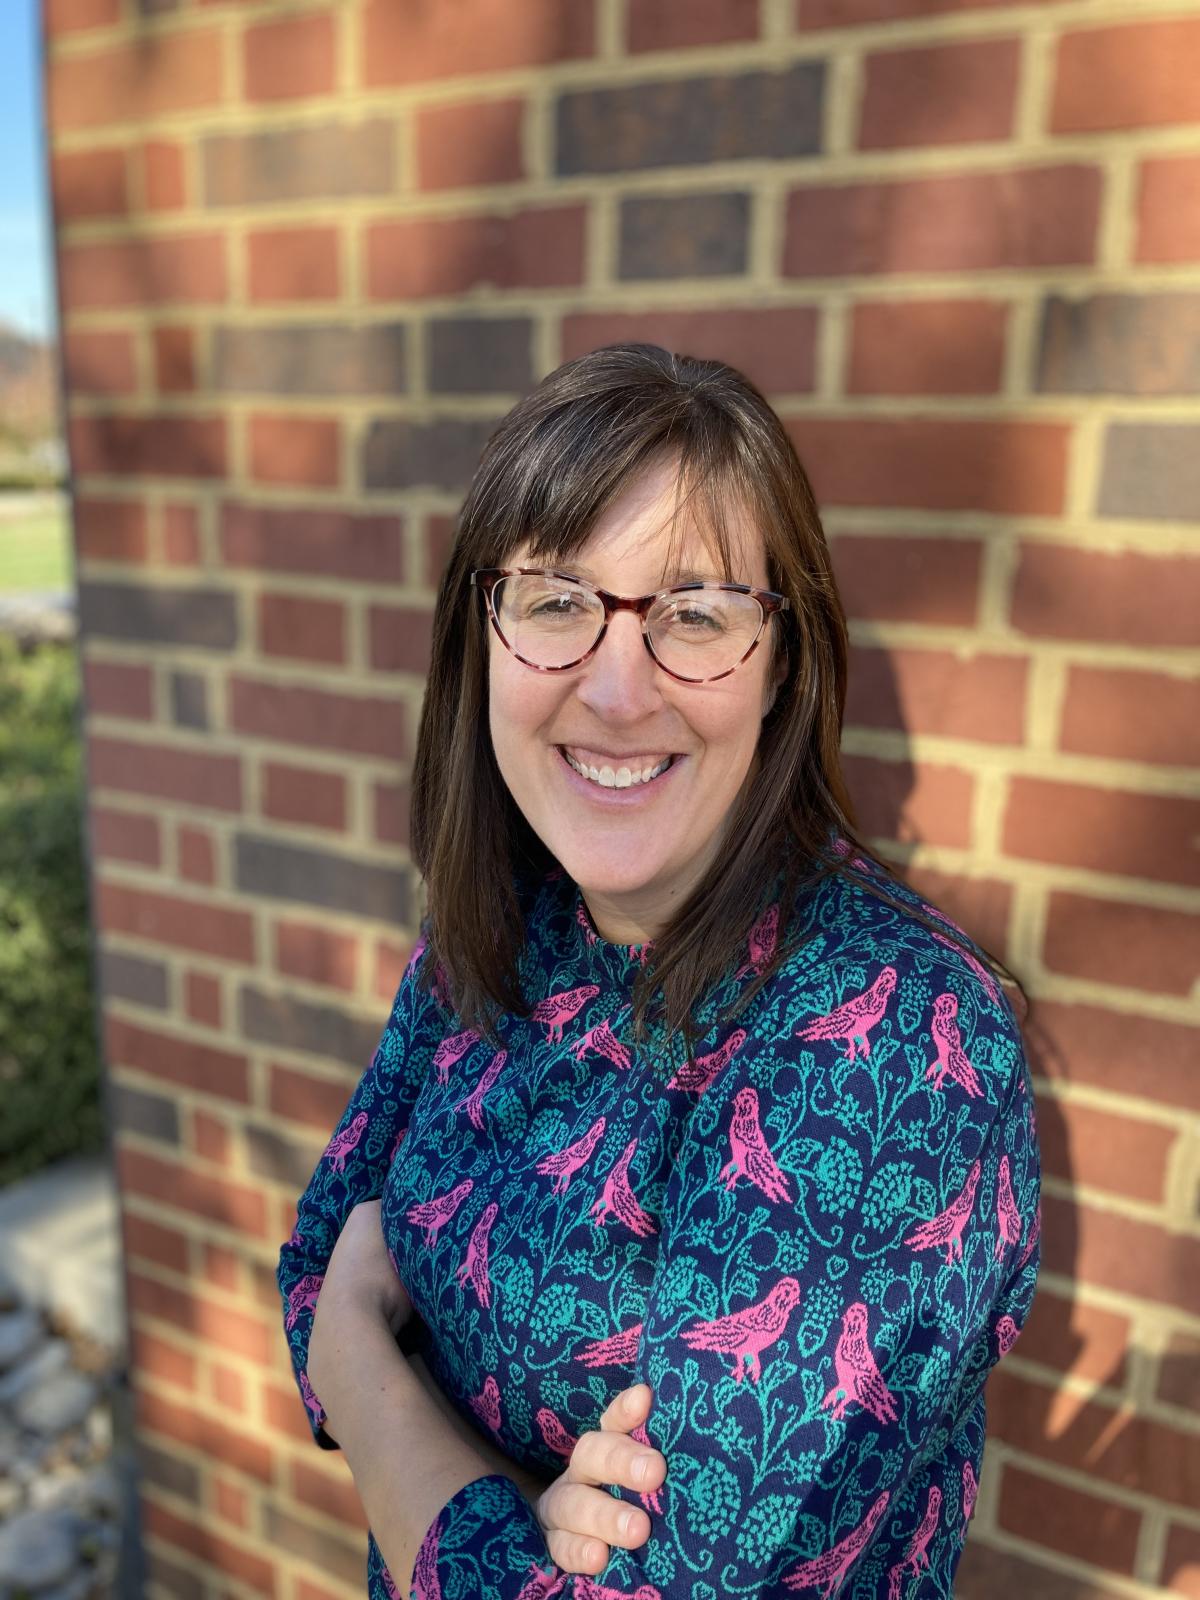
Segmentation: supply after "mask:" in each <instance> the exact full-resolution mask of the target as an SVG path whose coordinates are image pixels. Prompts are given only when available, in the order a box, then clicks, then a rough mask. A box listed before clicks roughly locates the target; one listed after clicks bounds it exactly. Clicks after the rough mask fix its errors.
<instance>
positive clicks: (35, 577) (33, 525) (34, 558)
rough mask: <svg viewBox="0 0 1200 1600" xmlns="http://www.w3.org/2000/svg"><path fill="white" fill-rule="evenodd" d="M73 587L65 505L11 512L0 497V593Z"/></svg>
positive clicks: (67, 517)
mask: <svg viewBox="0 0 1200 1600" xmlns="http://www.w3.org/2000/svg"><path fill="white" fill-rule="evenodd" d="M74 587H75V564H74V559H73V553H72V549H71V520H70V513H69V511H68V509H67V507H66V506H63V507H62V508H61V509H56V508H51V509H49V510H46V509H43V508H40V507H39V508H38V509H37V510H30V511H29V512H24V513H23V512H15V513H14V512H11V511H8V510H6V509H5V508H4V505H3V500H2V498H0V594H6V593H7V594H11V593H13V592H14V591H22V592H25V591H28V590H34V589H73V588H74Z"/></svg>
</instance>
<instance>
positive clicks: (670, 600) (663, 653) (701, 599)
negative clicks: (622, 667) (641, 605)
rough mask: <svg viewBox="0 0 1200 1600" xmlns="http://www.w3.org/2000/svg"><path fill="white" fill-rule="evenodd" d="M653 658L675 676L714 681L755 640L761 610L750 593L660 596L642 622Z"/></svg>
mask: <svg viewBox="0 0 1200 1600" xmlns="http://www.w3.org/2000/svg"><path fill="white" fill-rule="evenodd" d="M647 624H648V628H649V633H650V643H651V645H652V646H653V647H654V654H655V655H656V656H657V657H658V659H659V660H660V661H661V662H662V664H663V666H664V667H666V668H667V669H668V671H670V672H677V673H678V674H679V676H680V677H681V678H694V679H697V680H700V679H704V678H719V677H720V676H721V674H722V673H723V672H730V671H732V669H733V668H734V667H736V666H737V664H738V662H739V661H740V660H741V659H742V657H743V656H744V655H745V654H746V652H747V650H749V649H750V646H751V645H752V644H753V643H754V641H755V639H757V638H758V635H759V631H760V629H761V628H762V625H763V609H762V607H761V606H760V605H759V603H758V601H757V600H756V599H755V598H754V596H753V595H752V594H737V593H736V592H734V591H731V590H729V589H717V588H715V587H714V588H697V589H684V590H677V591H675V592H674V593H671V594H667V595H664V596H663V597H662V599H661V600H659V601H657V602H656V603H655V605H653V606H652V607H651V608H650V615H649V617H648V618H647Z"/></svg>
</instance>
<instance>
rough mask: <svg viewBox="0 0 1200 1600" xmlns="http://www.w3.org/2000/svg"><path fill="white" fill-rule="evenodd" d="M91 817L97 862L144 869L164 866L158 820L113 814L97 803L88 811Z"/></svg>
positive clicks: (93, 852) (115, 812) (92, 837)
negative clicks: (135, 866) (118, 862)
mask: <svg viewBox="0 0 1200 1600" xmlns="http://www.w3.org/2000/svg"><path fill="white" fill-rule="evenodd" d="M88 817H89V820H90V832H91V841H92V856H93V860H94V862H95V861H133V862H136V864H137V865H138V866H142V867H159V866H161V865H162V843H161V840H160V837H159V830H158V820H157V818H155V817H143V816H136V815H134V814H133V813H132V812H128V811H114V810H112V808H111V807H109V806H100V805H96V803H95V802H94V801H93V803H92V804H91V806H90V807H89V808H88Z"/></svg>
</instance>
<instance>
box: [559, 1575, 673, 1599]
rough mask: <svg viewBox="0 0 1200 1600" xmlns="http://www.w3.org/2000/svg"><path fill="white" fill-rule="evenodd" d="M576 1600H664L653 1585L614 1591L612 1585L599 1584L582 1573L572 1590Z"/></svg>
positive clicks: (647, 1584)
mask: <svg viewBox="0 0 1200 1600" xmlns="http://www.w3.org/2000/svg"><path fill="white" fill-rule="evenodd" d="M571 1593H572V1594H573V1595H574V1596H575V1600H662V1595H661V1594H660V1593H659V1592H658V1590H657V1589H656V1588H655V1587H654V1585H653V1584H652V1583H639V1584H638V1586H637V1588H636V1589H614V1588H613V1587H612V1585H611V1584H608V1583H597V1582H596V1580H595V1578H589V1577H588V1576H587V1574H586V1573H583V1572H581V1573H580V1574H579V1576H578V1577H577V1578H576V1579H575V1587H574V1588H573V1589H572V1590H571Z"/></svg>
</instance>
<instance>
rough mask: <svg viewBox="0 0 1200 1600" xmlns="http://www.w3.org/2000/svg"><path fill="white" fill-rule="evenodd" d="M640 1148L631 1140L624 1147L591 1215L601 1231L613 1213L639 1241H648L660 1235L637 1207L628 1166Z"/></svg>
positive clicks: (643, 1212)
mask: <svg viewBox="0 0 1200 1600" xmlns="http://www.w3.org/2000/svg"><path fill="white" fill-rule="evenodd" d="M637 1145H638V1142H637V1140H636V1139H631V1140H630V1141H629V1143H628V1144H627V1145H626V1146H625V1148H624V1150H623V1151H622V1152H621V1155H620V1158H619V1159H618V1161H617V1163H616V1165H615V1166H614V1167H613V1169H612V1171H611V1172H610V1173H609V1175H608V1177H607V1178H605V1180H604V1191H603V1193H602V1194H601V1196H600V1198H599V1200H597V1201H596V1202H595V1204H594V1205H593V1206H592V1207H591V1210H590V1212H589V1215H590V1216H591V1217H592V1218H593V1219H594V1221H595V1223H596V1226H597V1227H598V1228H602V1227H603V1226H604V1224H605V1223H606V1222H607V1221H608V1218H609V1216H610V1214H611V1215H613V1216H615V1217H616V1218H617V1220H618V1221H619V1222H623V1223H624V1224H625V1226H626V1227H627V1228H628V1229H629V1231H630V1232H631V1233H635V1234H636V1235H637V1236H638V1238H639V1239H645V1238H646V1237H647V1236H648V1235H649V1234H652V1233H657V1232H658V1229H657V1228H656V1227H655V1226H654V1224H653V1222H651V1220H650V1218H649V1216H648V1215H647V1214H646V1212H645V1211H643V1210H642V1208H641V1206H640V1205H638V1203H637V1200H636V1199H635V1198H634V1193H633V1190H632V1188H631V1187H630V1184H629V1163H630V1162H631V1161H632V1160H633V1154H634V1151H635V1150H636V1149H637Z"/></svg>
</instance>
